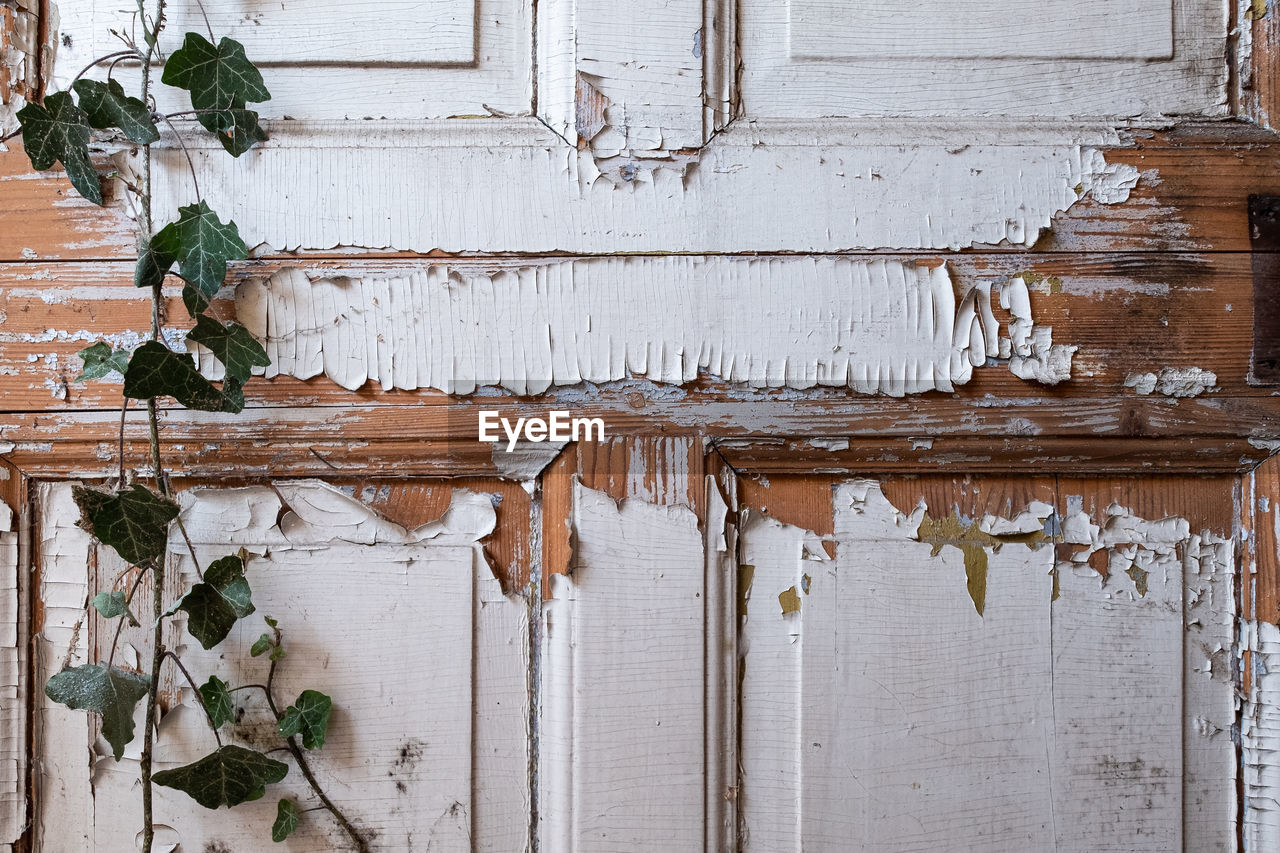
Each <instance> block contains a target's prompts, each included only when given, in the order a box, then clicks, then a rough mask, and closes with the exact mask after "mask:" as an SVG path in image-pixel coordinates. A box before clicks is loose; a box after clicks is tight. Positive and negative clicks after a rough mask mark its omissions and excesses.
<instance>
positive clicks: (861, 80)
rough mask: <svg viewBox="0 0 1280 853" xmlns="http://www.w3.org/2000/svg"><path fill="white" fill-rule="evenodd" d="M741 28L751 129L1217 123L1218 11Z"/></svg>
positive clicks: (890, 9) (1039, 11) (1053, 9)
mask: <svg viewBox="0 0 1280 853" xmlns="http://www.w3.org/2000/svg"><path fill="white" fill-rule="evenodd" d="M739 20H740V22H741V24H740V33H741V38H742V44H741V55H742V59H743V74H742V78H741V81H740V84H741V97H742V99H743V102H744V104H745V108H746V109H745V111H746V114H747V115H749V116H751V117H758V118H766V117H768V118H782V117H789V118H796V119H807V118H817V117H820V116H821V117H836V116H844V117H850V116H872V115H874V116H909V115H911V116H940V117H946V116H953V117H959V116H986V117H988V118H991V119H998V118H1002V117H1008V116H1018V117H1026V116H1045V117H1047V116H1057V117H1064V118H1066V117H1081V116H1098V117H1101V116H1112V117H1116V118H1122V117H1129V116H1148V117H1156V116H1161V115H1182V114H1186V115H1198V116H1221V115H1226V113H1227V95H1226V83H1227V58H1226V43H1227V3H1225V2H1223V0H1172V2H1170V0H1155V2H1138V0H1075V1H1074V2H1069V0H1048V2H1042V3H1037V4H1035V5H1034V6H1029V5H1027V4H1025V3H1020V2H1015V0H1000V2H983V3H979V2H976V0H956V2H942V0H925V2H913V3H889V2H885V0H872V2H858V3H839V2H836V0H796V2H792V3H775V2H771V0H745V2H744V3H742V5H741V8H740V9H739ZM1170 32H1172V42H1171V43H1170ZM1170 48H1171V50H1170ZM1166 56H1167V57H1168V58H1167V59H1165V58H1164V57H1166Z"/></svg>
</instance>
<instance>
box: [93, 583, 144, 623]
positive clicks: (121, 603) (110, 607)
mask: <svg viewBox="0 0 1280 853" xmlns="http://www.w3.org/2000/svg"><path fill="white" fill-rule="evenodd" d="M93 609H94V610H96V611H98V613H100V614H101V615H102V618H103V619H115V618H116V617H118V616H127V617H128V618H129V624H130V625H132V626H134V627H135V628H136V627H138V618H137V617H136V616H134V615H133V611H131V610H130V609H129V602H128V601H127V600H126V599H125V594H124V593H123V592H120V591H119V590H117V591H115V592H100V593H98V594H97V595H95V596H94V597H93Z"/></svg>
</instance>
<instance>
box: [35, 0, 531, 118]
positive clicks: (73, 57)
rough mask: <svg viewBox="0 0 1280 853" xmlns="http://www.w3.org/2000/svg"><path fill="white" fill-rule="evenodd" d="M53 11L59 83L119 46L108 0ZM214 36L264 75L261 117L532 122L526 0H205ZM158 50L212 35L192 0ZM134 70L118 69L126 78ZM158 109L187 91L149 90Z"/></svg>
mask: <svg viewBox="0 0 1280 853" xmlns="http://www.w3.org/2000/svg"><path fill="white" fill-rule="evenodd" d="M58 5H59V7H60V11H61V15H60V19H59V20H60V23H59V35H60V42H59V47H58V51H57V63H56V65H55V69H54V80H55V83H56V85H58V86H59V87H62V88H65V87H66V86H67V85H68V84H70V82H71V79H72V77H73V76H74V75H75V74H77V73H78V72H79V71H80V69H81V68H83V67H84V66H85V65H87V64H88V63H89V62H90V61H91V60H92V59H93V58H95V57H97V56H103V55H105V54H108V53H112V52H114V51H116V50H119V49H120V47H121V45H120V42H119V41H118V40H116V38H115V37H114V36H112V35H111V33H110V32H109V30H110V29H112V28H114V29H117V30H119V29H128V27H129V21H130V12H129V11H128V10H127V9H126V10H124V11H122V7H121V5H120V4H119V3H114V2H111V0H70V1H69V2H64V3H60V4H58ZM205 6H206V8H207V11H208V13H209V21H210V24H211V25H212V27H213V31H214V35H215V36H217V37H218V38H219V39H220V38H222V37H223V36H228V37H231V38H234V39H237V40H239V41H241V42H242V43H243V44H244V46H245V50H246V54H247V55H248V57H249V58H250V59H251V60H253V61H254V62H255V63H256V64H258V65H259V66H260V67H261V69H262V72H263V78H264V80H265V81H266V84H267V88H268V89H269V90H270V92H271V100H270V101H268V102H267V103H265V104H262V105H260V106H257V107H256V109H258V110H260V111H261V112H262V114H263V115H265V116H271V117H277V118H278V117H283V116H288V117H290V118H293V119H298V120H316V119H351V120H359V121H363V120H366V119H379V120H381V119H400V120H405V119H409V120H415V119H423V118H447V117H450V116H455V115H471V116H477V115H478V116H487V115H493V114H494V113H493V112H491V110H492V111H496V112H497V113H498V114H503V115H528V114H530V112H531V105H532V101H533V90H532V80H533V76H532V75H533V63H532V37H533V13H532V4H531V2H530V1H529V0H425V2H410V0H391V2H387V0H357V1H356V2H354V3H352V2H347V3H337V2H334V0H324V2H320V3H316V2H301V0H283V2H274V3H266V2H260V0H252V1H251V2H250V0H244V1H243V2H236V3H208V2H206V3H205ZM168 15H169V17H170V21H169V24H168V26H167V27H166V30H165V33H164V37H163V38H162V40H161V44H162V45H163V47H164V48H165V51H166V53H171V52H172V51H173V50H174V49H175V48H177V47H179V46H180V45H181V43H182V38H183V35H184V34H185V33H186V32H187V31H194V32H198V33H200V34H201V35H202V36H204V37H205V38H208V37H209V34H208V31H207V29H206V27H205V24H204V18H203V16H202V15H201V13H200V9H199V6H198V4H197V3H196V2H195V0H175V2H170V3H169V4H168ZM135 73H136V68H135V69H130V68H129V66H128V65H125V66H120V67H118V68H117V69H116V72H115V76H116V77H118V78H119V79H121V80H122V81H127V80H130V79H133V77H134V75H135ZM155 94H156V97H157V104H158V106H159V107H160V109H162V110H164V111H166V112H178V111H181V110H188V109H190V108H191V105H190V103H188V102H187V101H186V100H185V98H186V93H185V92H181V91H177V90H173V89H170V88H169V87H157V89H156V92H155Z"/></svg>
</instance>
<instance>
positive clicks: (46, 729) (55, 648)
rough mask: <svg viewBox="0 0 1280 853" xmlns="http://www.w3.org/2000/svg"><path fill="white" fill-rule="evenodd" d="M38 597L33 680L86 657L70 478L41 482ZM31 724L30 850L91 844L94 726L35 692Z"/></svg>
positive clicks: (79, 542) (83, 560) (85, 584)
mask: <svg viewBox="0 0 1280 853" xmlns="http://www.w3.org/2000/svg"><path fill="white" fill-rule="evenodd" d="M37 505H38V507H39V510H38V511H39V513H40V524H39V530H40V542H39V545H38V559H39V565H40V578H39V584H40V586H39V590H38V595H39V600H40V605H41V607H42V609H43V617H44V618H43V623H42V627H41V630H40V633H39V634H37V635H36V637H35V642H34V666H35V677H34V682H35V683H36V684H44V683H46V682H47V681H48V680H49V679H50V678H51V677H52V676H53V675H54V674H55V673H57V672H59V671H60V670H62V668H63V667H64V666H79V665H81V664H84V663H88V662H89V661H88V660H87V659H86V654H85V652H86V646H87V643H88V637H87V635H86V631H85V626H84V620H85V607H86V606H87V605H88V599H89V560H90V559H91V554H92V551H93V544H92V541H91V539H90V537H89V534H88V533H85V532H84V531H83V530H81V529H80V528H79V527H77V526H76V523H75V522H76V519H77V518H79V510H78V509H77V508H76V505H75V503H74V502H73V501H72V499H71V486H70V484H68V483H46V484H41V485H40V486H39V488H38V492H37ZM35 702H36V706H35V708H34V709H33V711H34V717H35V719H34V728H35V732H34V735H35V741H36V744H37V746H36V752H35V754H34V755H33V756H32V761H33V763H35V764H36V766H38V767H39V772H37V773H35V774H34V779H33V783H34V785H33V795H34V796H33V799H34V803H33V815H32V817H33V824H32V840H33V841H34V844H35V849H37V850H41V851H49V853H52V851H55V850H59V851H61V850H89V849H92V845H93V831H92V827H93V823H94V814H95V802H94V798H93V790H92V787H91V785H90V761H91V754H90V747H91V746H92V742H91V740H90V738H91V732H92V726H91V725H90V720H89V717H88V715H87V714H86V713H85V712H83V711H71V710H68V709H67V708H64V707H63V706H61V705H58V704H56V703H54V702H53V701H51V700H50V699H48V698H47V697H46V696H45V695H44V691H43V690H39V691H35Z"/></svg>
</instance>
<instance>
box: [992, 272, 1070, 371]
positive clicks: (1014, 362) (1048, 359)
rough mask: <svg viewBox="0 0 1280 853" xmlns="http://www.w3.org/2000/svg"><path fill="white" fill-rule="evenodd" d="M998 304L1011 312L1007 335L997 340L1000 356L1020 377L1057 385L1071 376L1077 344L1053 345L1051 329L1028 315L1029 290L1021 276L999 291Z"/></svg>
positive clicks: (1029, 305) (1029, 308)
mask: <svg viewBox="0 0 1280 853" xmlns="http://www.w3.org/2000/svg"><path fill="white" fill-rule="evenodd" d="M1000 307H1002V308H1004V309H1005V310H1007V311H1008V312H1009V314H1010V317H1011V319H1010V321H1009V337H1008V338H1007V339H1001V341H1000V357H1001V358H1007V359H1009V369H1010V370H1011V371H1012V372H1013V375H1014V376H1017V377H1018V378H1019V379H1026V380H1029V381H1035V382H1039V383H1041V384H1044V385H1058V384H1060V383H1062V382H1066V381H1067V380H1069V379H1070V378H1071V359H1072V357H1073V356H1074V355H1075V353H1076V351H1077V350H1078V349H1079V347H1074V346H1065V345H1062V344H1054V342H1053V329H1052V328H1051V327H1048V326H1037V325H1036V324H1035V320H1034V319H1033V318H1032V314H1031V292H1030V290H1029V288H1028V286H1027V280H1026V278H1024V277H1023V276H1014V277H1013V278H1012V279H1010V280H1009V281H1008V283H1006V284H1005V285H1004V287H1002V288H1001V290H1000Z"/></svg>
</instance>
